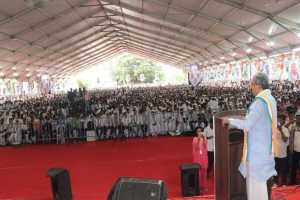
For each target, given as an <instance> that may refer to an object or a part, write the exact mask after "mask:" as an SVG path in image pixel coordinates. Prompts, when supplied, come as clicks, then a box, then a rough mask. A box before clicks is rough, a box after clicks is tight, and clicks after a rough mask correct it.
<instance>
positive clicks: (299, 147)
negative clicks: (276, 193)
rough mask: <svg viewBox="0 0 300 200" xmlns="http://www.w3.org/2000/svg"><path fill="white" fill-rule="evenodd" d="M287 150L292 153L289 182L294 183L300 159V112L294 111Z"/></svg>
mask: <svg viewBox="0 0 300 200" xmlns="http://www.w3.org/2000/svg"><path fill="white" fill-rule="evenodd" d="M289 143H290V144H289V151H290V154H291V155H292V171H291V184H292V185H295V184H296V183H297V181H296V175H297V170H298V169H299V161H300V112H297V113H296V122H295V123H294V124H292V125H291V127H290V142H289Z"/></svg>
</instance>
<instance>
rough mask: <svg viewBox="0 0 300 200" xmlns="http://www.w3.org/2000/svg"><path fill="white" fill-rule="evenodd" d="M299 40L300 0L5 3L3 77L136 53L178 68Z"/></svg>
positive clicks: (64, 70) (0, 49) (0, 43)
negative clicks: (126, 53) (125, 53)
mask: <svg viewBox="0 0 300 200" xmlns="http://www.w3.org/2000/svg"><path fill="white" fill-rule="evenodd" d="M298 45H300V0H1V1H0V76H3V77H7V78H13V77H15V78H16V77H19V78H26V77H30V76H33V75H37V74H41V73H47V74H49V75H50V76H52V77H57V78H60V77H64V76H67V75H71V74H73V73H75V72H78V71H80V70H82V69H85V68H88V67H90V66H92V65H94V64H97V63H101V62H104V61H105V60H107V59H109V58H111V57H113V56H115V55H117V54H119V53H121V52H130V53H134V54H137V55H140V56H144V57H147V58H150V59H152V60H155V61H159V62H164V63H167V64H171V65H174V66H185V65H187V64H189V63H198V64H199V65H210V64H217V63H224V62H229V61H233V60H237V59H241V58H244V57H252V56H259V55H270V54H271V53H274V52H278V51H285V50H290V49H293V48H295V47H297V46H298Z"/></svg>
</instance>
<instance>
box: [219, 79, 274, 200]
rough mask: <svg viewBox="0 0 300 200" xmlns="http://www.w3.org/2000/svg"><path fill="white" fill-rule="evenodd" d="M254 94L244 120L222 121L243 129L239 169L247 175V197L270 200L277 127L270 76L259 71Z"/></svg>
mask: <svg viewBox="0 0 300 200" xmlns="http://www.w3.org/2000/svg"><path fill="white" fill-rule="evenodd" d="M250 89H251V92H252V94H253V95H254V96H255V99H254V101H253V102H252V104H251V106H250V108H249V110H248V112H247V115H246V118H245V120H241V119H223V124H229V125H230V126H232V127H234V128H238V129H241V130H243V131H244V134H245V135H244V144H243V156H242V162H241V164H240V167H239V171H240V172H241V174H242V175H243V176H244V178H246V186H247V187H246V188H247V199H248V200H258V199H259V200H268V190H267V180H268V179H269V178H271V177H272V176H274V175H276V170H275V161H274V154H273V153H274V151H275V145H274V144H273V143H274V141H273V138H274V137H272V136H273V135H274V134H275V133H276V132H275V131H276V130H277V106H276V101H275V99H274V97H273V96H272V95H271V91H270V90H269V80H268V77H267V76H266V75H265V74H263V73H257V74H256V75H255V76H254V77H253V79H252V80H251V83H250Z"/></svg>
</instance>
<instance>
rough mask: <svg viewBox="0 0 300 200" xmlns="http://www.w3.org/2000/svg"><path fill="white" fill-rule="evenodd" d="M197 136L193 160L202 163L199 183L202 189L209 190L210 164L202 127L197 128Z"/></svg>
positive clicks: (194, 143)
mask: <svg viewBox="0 0 300 200" xmlns="http://www.w3.org/2000/svg"><path fill="white" fill-rule="evenodd" d="M195 132H196V135H197V137H194V138H193V162H194V163H198V164H199V165H200V169H199V183H200V190H202V191H206V190H207V181H206V179H207V177H206V176H207V166H208V156H207V139H206V138H205V136H204V132H203V129H202V128H197V129H196V131H195Z"/></svg>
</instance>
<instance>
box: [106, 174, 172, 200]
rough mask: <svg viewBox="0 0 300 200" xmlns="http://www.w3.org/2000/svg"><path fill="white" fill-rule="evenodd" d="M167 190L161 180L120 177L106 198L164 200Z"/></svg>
mask: <svg viewBox="0 0 300 200" xmlns="http://www.w3.org/2000/svg"><path fill="white" fill-rule="evenodd" d="M166 199H167V190H166V187H165V184H164V182H163V181H161V180H152V179H138V178H129V177H120V178H119V179H118V180H117V181H116V183H115V184H114V186H113V188H112V190H111V191H110V193H109V195H108V198H107V200H166Z"/></svg>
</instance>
